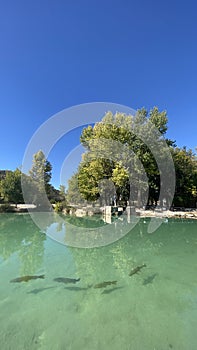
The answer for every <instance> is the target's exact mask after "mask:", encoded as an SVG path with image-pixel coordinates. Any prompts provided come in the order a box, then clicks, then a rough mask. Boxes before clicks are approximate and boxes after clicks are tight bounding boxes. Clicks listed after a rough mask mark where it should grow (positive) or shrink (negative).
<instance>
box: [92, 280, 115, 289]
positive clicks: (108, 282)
mask: <svg viewBox="0 0 197 350" xmlns="http://www.w3.org/2000/svg"><path fill="white" fill-rule="evenodd" d="M116 283H117V281H107V282H101V283H98V284H95V286H94V288H105V287H107V286H110V285H111V284H116Z"/></svg>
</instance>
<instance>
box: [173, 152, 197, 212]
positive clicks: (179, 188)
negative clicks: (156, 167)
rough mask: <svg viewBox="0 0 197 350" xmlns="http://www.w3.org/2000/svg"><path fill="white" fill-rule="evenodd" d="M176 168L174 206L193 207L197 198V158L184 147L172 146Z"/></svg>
mask: <svg viewBox="0 0 197 350" xmlns="http://www.w3.org/2000/svg"><path fill="white" fill-rule="evenodd" d="M171 152H172V157H173V160H174V165H175V170H176V191H175V196H174V205H175V206H184V207H195V206H196V200H197V159H196V157H195V155H194V154H193V153H192V151H191V150H187V149H186V147H183V148H182V149H181V148H178V147H176V148H172V150H171Z"/></svg>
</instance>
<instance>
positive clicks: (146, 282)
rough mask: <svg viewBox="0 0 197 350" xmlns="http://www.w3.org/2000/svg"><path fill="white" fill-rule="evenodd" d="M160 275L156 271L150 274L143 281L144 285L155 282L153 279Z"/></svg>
mask: <svg viewBox="0 0 197 350" xmlns="http://www.w3.org/2000/svg"><path fill="white" fill-rule="evenodd" d="M157 275H158V273H154V274H153V275H150V276H148V277H147V278H145V279H144V281H143V283H142V284H143V286H146V285H147V284H149V283H153V280H154V279H155V277H156V276H157Z"/></svg>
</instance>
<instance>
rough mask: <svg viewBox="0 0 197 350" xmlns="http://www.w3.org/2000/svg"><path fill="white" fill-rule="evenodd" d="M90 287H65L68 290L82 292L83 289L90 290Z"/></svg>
mask: <svg viewBox="0 0 197 350" xmlns="http://www.w3.org/2000/svg"><path fill="white" fill-rule="evenodd" d="M90 288H91V286H90V287H64V289H66V290H70V291H73V292H80V291H83V290H88V289H90Z"/></svg>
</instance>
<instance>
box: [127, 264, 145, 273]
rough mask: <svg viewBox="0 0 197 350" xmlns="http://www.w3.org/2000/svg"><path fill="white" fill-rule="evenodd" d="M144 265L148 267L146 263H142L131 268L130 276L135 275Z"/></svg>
mask: <svg viewBox="0 0 197 350" xmlns="http://www.w3.org/2000/svg"><path fill="white" fill-rule="evenodd" d="M143 267H146V264H143V265H140V266H136V267H135V268H134V269H132V270H131V272H130V273H129V276H132V275H135V274H136V273H138V272H139V271H140V270H141V269H142V268H143Z"/></svg>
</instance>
